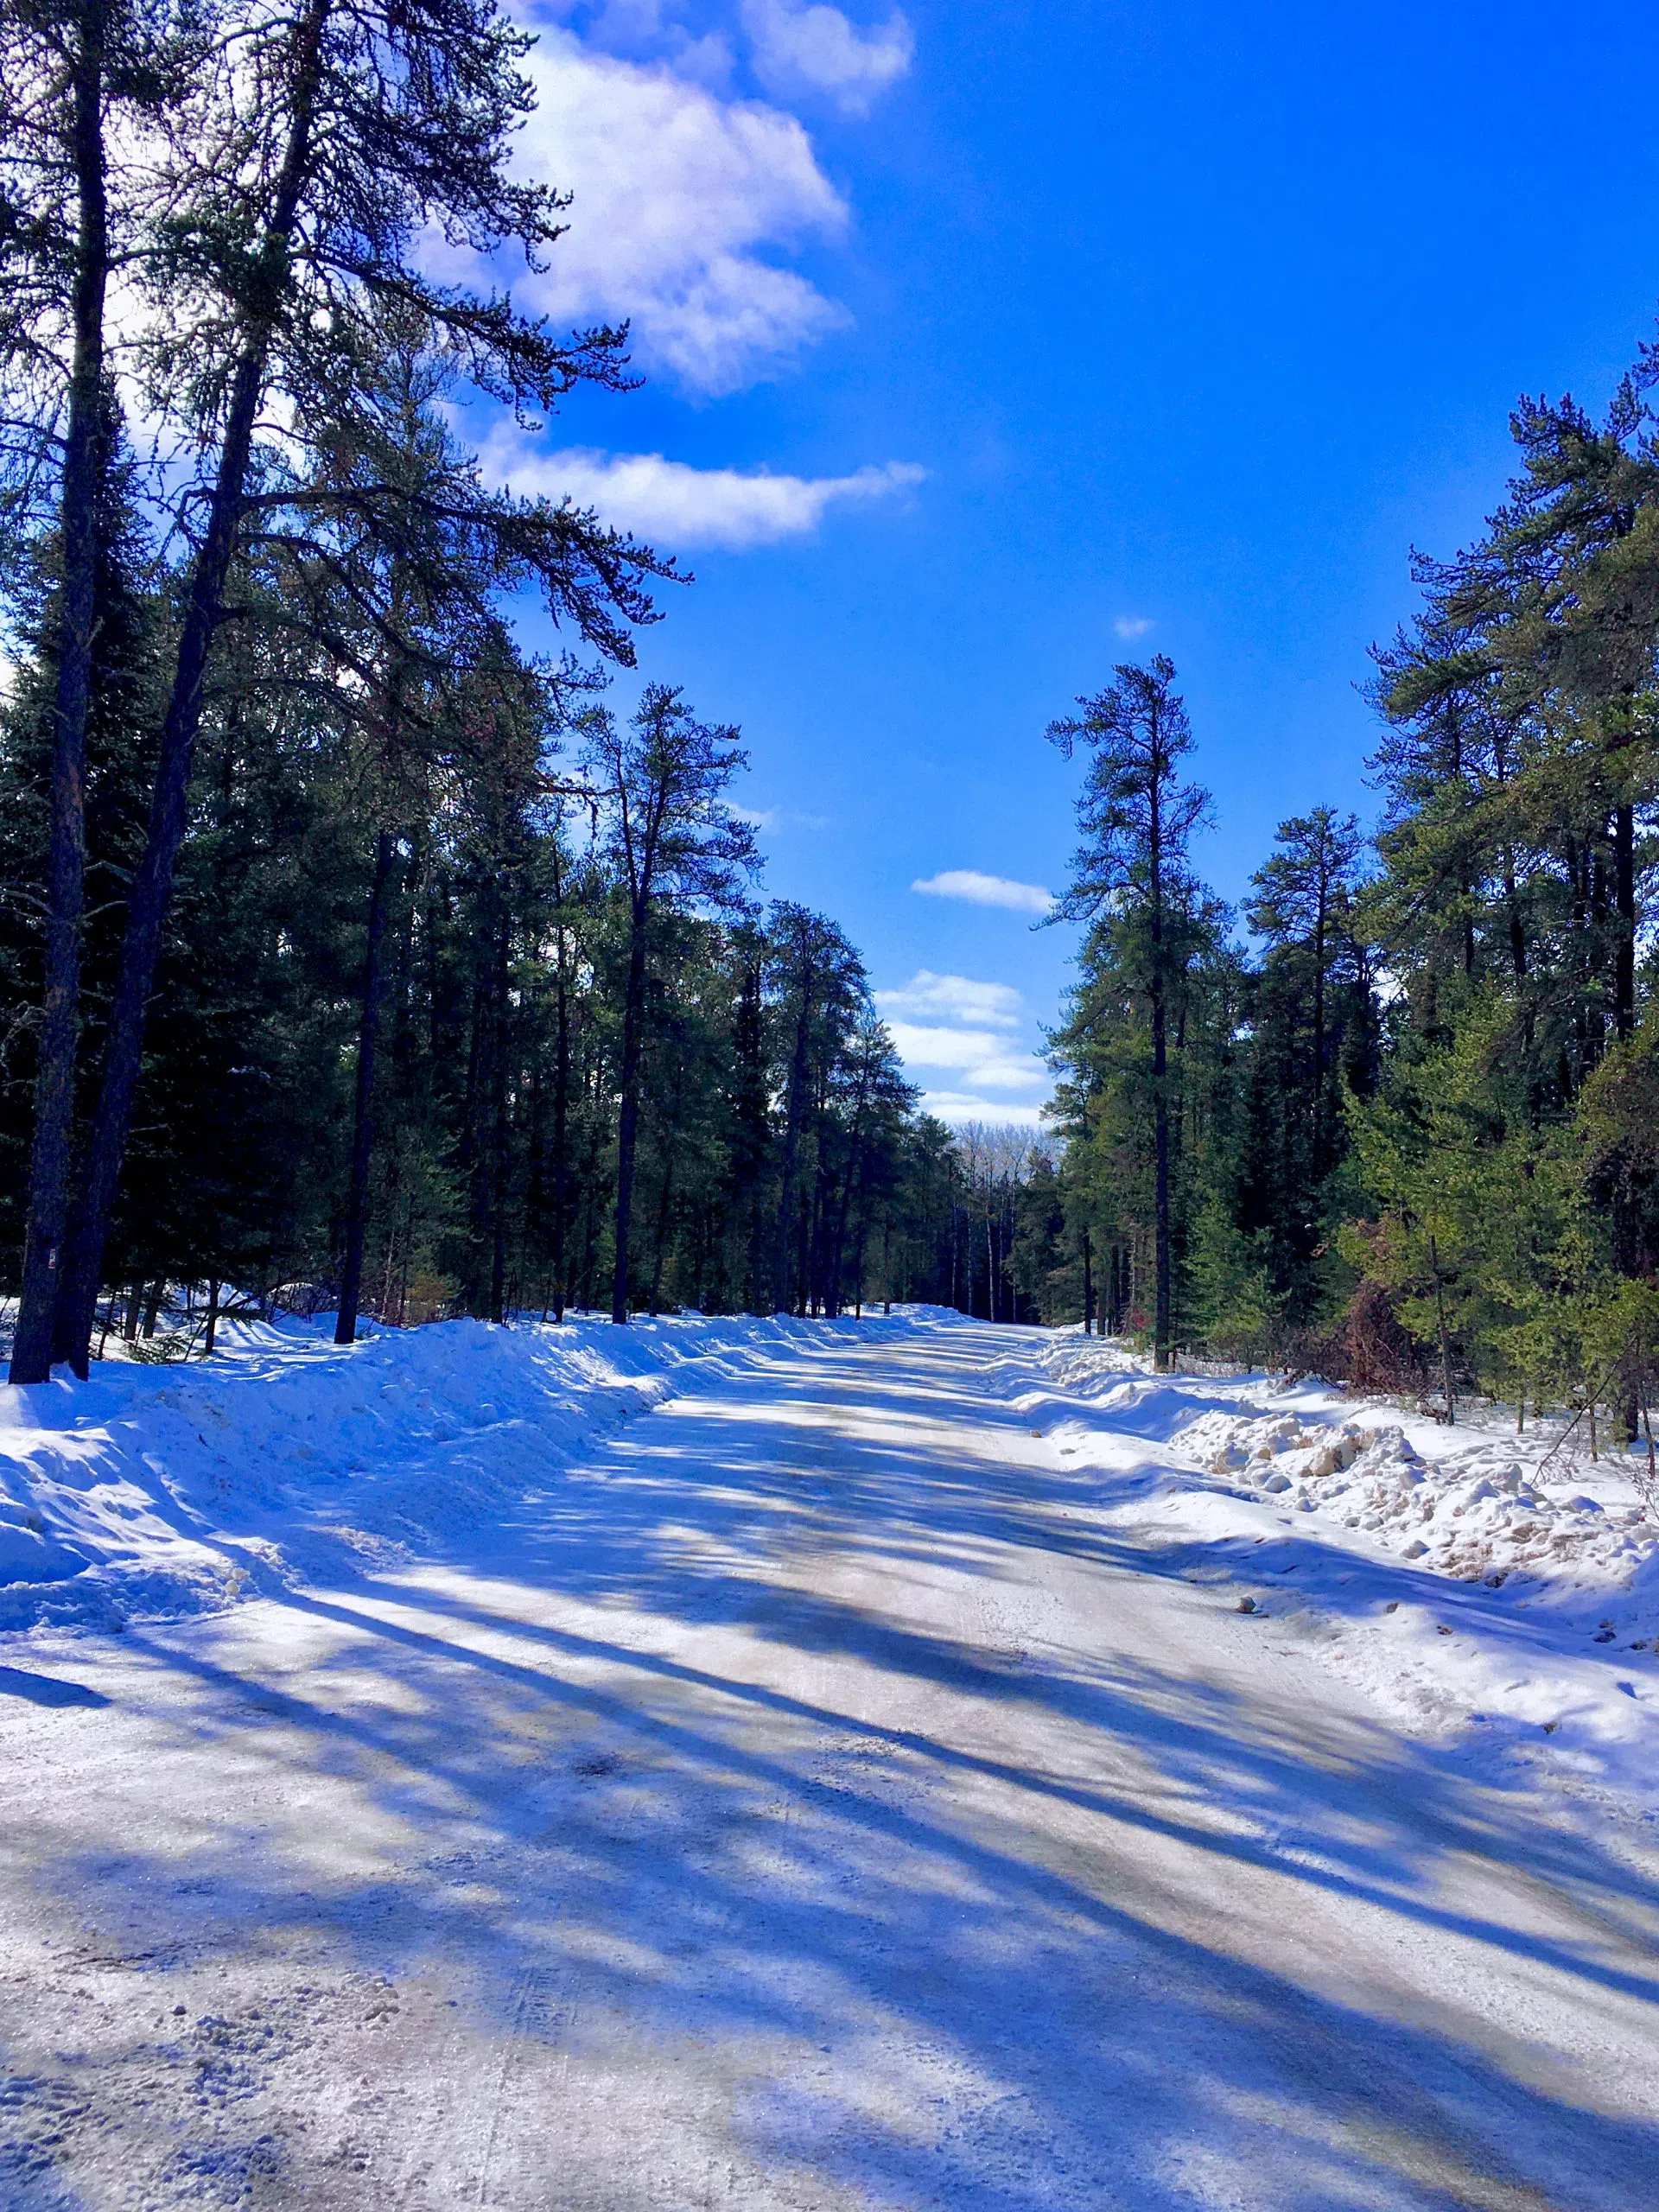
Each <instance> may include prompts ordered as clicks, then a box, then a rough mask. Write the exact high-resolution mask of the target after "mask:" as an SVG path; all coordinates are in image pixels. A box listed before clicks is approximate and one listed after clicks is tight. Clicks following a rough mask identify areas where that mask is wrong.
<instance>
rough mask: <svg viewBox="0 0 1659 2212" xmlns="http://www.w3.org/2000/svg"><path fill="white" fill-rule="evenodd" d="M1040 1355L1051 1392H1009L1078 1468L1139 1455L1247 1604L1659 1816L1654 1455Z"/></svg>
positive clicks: (1372, 1680)
mask: <svg viewBox="0 0 1659 2212" xmlns="http://www.w3.org/2000/svg"><path fill="white" fill-rule="evenodd" d="M1039 1358H1040V1363H1041V1365H1042V1367H1043V1369H1044V1370H1045V1371H1046V1375H1047V1376H1049V1377H1050V1378H1051V1381H1052V1389H1045V1390H1039V1391H1035V1392H1028V1393H1027V1395H1026V1396H1025V1397H1024V1398H1022V1399H1021V1401H1020V1402H1021V1404H1022V1405H1023V1406H1024V1407H1025V1408H1026V1409H1027V1410H1028V1411H1030V1412H1031V1413H1032V1414H1033V1416H1035V1415H1036V1414H1039V1412H1040V1413H1041V1414H1044V1415H1045V1416H1046V1433H1049V1435H1050V1436H1051V1439H1052V1440H1053V1441H1054V1442H1055V1443H1056V1445H1057V1446H1058V1449H1059V1450H1060V1451H1061V1452H1064V1453H1065V1455H1066V1456H1067V1457H1068V1458H1069V1459H1071V1461H1072V1463H1073V1464H1074V1465H1077V1466H1078V1467H1080V1468H1081V1467H1088V1466H1093V1467H1097V1468H1098V1469H1099V1470H1100V1471H1102V1473H1103V1474H1105V1473H1107V1472H1109V1471H1123V1470H1124V1469H1125V1468H1126V1466H1128V1465H1135V1466H1138V1467H1141V1468H1142V1469H1144V1470H1145V1471H1147V1475H1148V1478H1149V1479H1150V1481H1151V1483H1152V1485H1153V1487H1154V1489H1155V1491H1156V1498H1155V1503H1154V1504H1153V1505H1152V1506H1151V1509H1150V1510H1152V1511H1153V1512H1154V1515H1155V1517H1156V1520H1157V1521H1158V1522H1159V1523H1160V1525H1162V1526H1164V1527H1166V1529H1170V1530H1171V1531H1172V1532H1173V1531H1177V1530H1179V1531H1184V1532H1185V1533H1187V1534H1188V1535H1191V1536H1192V1538H1193V1539H1194V1540H1195V1541H1201V1542H1202V1543H1203V1545H1204V1546H1205V1571H1206V1572H1207V1573H1211V1574H1212V1575H1214V1576H1217V1577H1218V1578H1226V1579H1229V1580H1236V1581H1237V1582H1238V1583H1239V1586H1240V1590H1239V1602H1240V1604H1241V1605H1243V1606H1244V1607H1246V1608H1247V1609H1249V1610H1250V1611H1255V1612H1256V1613H1259V1614H1260V1615H1261V1616H1262V1618H1263V1619H1264V1620H1268V1619H1271V1620H1273V1621H1274V1622H1276V1623H1277V1624H1279V1625H1280V1627H1281V1629H1282V1630H1284V1631H1285V1632H1289V1633H1294V1634H1297V1635H1298V1636H1300V1637H1304V1638H1306V1639H1307V1640H1309V1641H1311V1642H1313V1643H1315V1644H1316V1645H1318V1646H1319V1648H1320V1649H1321V1650H1322V1651H1323V1652H1324V1654H1325V1657H1326V1659H1327V1661H1328V1662H1329V1663H1330V1664H1331V1665H1332V1667H1333V1668H1334V1669H1337V1670H1338V1672H1339V1673H1341V1674H1343V1675H1344V1676H1346V1677H1347V1678H1348V1679H1349V1680H1351V1681H1355V1682H1357V1683H1358V1684H1360V1685H1362V1686H1363V1687H1364V1688H1367V1689H1368V1690H1370V1692H1371V1693H1373V1694H1375V1695H1376V1697H1378V1698H1379V1699H1380V1700H1382V1702H1383V1705H1384V1706H1385V1707H1387V1708H1388V1709H1389V1710H1391V1711H1393V1712H1395V1713H1397V1714H1398V1715H1399V1716H1400V1717H1401V1718H1402V1719H1407V1720H1408V1721H1411V1722H1414V1723H1415V1724H1417V1725H1420V1726H1425V1727H1427V1728H1429V1729H1432V1730H1434V1731H1436V1732H1454V1733H1457V1732H1464V1733H1467V1734H1470V1735H1478V1734H1484V1735H1485V1736H1486V1737H1488V1738H1490V1739H1491V1741H1492V1743H1493V1744H1494V1745H1498V1746H1501V1747H1502V1749H1503V1752H1504V1753H1505V1754H1507V1755H1508V1756H1510V1757H1511V1758H1515V1757H1519V1758H1526V1759H1529V1760H1533V1761H1535V1762H1536V1763H1539V1764H1543V1765H1545V1766H1547V1767H1548V1769H1550V1770H1553V1771H1554V1772H1555V1773H1556V1774H1557V1775H1559V1776H1560V1777H1570V1778H1572V1779H1573V1780H1574V1782H1575V1783H1577V1784H1578V1785H1579V1786H1580V1789H1582V1788H1583V1787H1584V1786H1586V1785H1590V1786H1602V1785H1605V1786H1606V1787H1608V1788H1611V1789H1617V1790H1618V1791H1620V1792H1621V1793H1630V1794H1632V1795H1634V1796H1635V1797H1636V1799H1637V1802H1639V1803H1641V1804H1642V1805H1643V1806H1644V1807H1646V1808H1652V1809H1655V1810H1656V1814H1659V1522H1656V1519H1655V1517H1654V1516H1653V1515H1652V1514H1651V1513H1650V1512H1648V1511H1645V1510H1644V1506H1643V1489H1644V1488H1645V1485H1644V1484H1643V1482H1642V1478H1643V1476H1644V1475H1645V1473H1646V1471H1647V1457H1646V1453H1645V1451H1644V1452H1642V1453H1640V1454H1639V1455H1635V1454H1630V1455H1627V1454H1624V1453H1612V1454H1604V1455H1603V1456H1602V1457H1601V1458H1600V1459H1592V1458H1591V1457H1590V1453H1589V1448H1588V1437H1587V1433H1586V1431H1585V1430H1584V1429H1583V1427H1582V1426H1581V1427H1580V1429H1579V1430H1578V1431H1576V1432H1574V1433H1573V1435H1571V1436H1570V1437H1567V1439H1566V1440H1565V1443H1564V1442H1563V1425H1562V1424H1561V1423H1560V1422H1559V1421H1557V1422H1552V1423H1549V1424H1547V1425H1543V1426H1540V1425H1538V1424H1535V1425H1534V1427H1532V1429H1530V1430H1529V1431H1528V1432H1527V1433H1525V1434H1523V1435H1518V1436H1517V1435H1516V1434H1515V1433H1513V1422H1512V1420H1511V1421H1510V1423H1509V1424H1508V1425H1507V1432H1506V1427H1504V1426H1500V1420H1499V1417H1497V1416H1492V1417H1491V1418H1489V1419H1487V1420H1485V1421H1481V1420H1479V1419H1478V1418H1477V1420H1476V1421H1474V1422H1472V1423H1470V1422H1465V1424H1463V1425H1460V1426H1458V1427H1446V1426H1443V1425H1442V1424H1440V1422H1438V1421H1433V1420H1432V1419H1428V1418H1425V1417H1421V1416H1414V1415H1406V1414H1402V1412H1401V1410H1400V1408H1399V1407H1398V1406H1397V1405H1396V1404H1394V1403H1392V1402H1388V1401H1384V1400H1376V1399H1372V1400H1364V1399H1354V1398H1351V1397H1349V1396H1348V1395H1345V1394H1344V1393H1343V1392H1342V1391H1340V1390H1337V1389H1331V1388H1330V1387H1328V1386H1327V1385H1325V1384H1324V1383H1320V1382H1319V1381H1318V1380H1317V1379H1314V1380H1311V1381H1310V1380H1306V1379H1298V1380H1295V1381H1291V1382H1285V1381H1282V1380H1278V1379H1275V1378H1274V1377H1273V1376H1268V1375H1262V1374H1249V1375H1243V1376H1237V1377H1236V1378H1225V1379H1217V1378H1215V1377H1211V1376H1184V1375H1173V1376H1157V1375H1154V1374H1153V1373H1152V1372H1151V1371H1150V1370H1149V1364H1148V1363H1147V1361H1146V1360H1144V1359H1141V1358H1139V1357H1135V1356H1134V1355H1132V1354H1130V1353H1128V1352H1127V1351H1123V1350H1122V1349H1120V1348H1119V1347H1118V1346H1116V1345H1115V1344H1103V1343H1100V1342H1098V1341H1090V1339H1087V1338H1082V1337H1080V1336H1078V1335H1077V1334H1076V1333H1074V1332H1065V1333H1064V1334H1058V1335H1056V1336H1055V1337H1054V1338H1052V1339H1051V1341H1050V1343H1049V1344H1047V1345H1046V1347H1045V1348H1044V1350H1043V1351H1042V1352H1041V1354H1040V1355H1039ZM1131 1495H1132V1496H1133V1503H1130V1496H1129V1495H1126V1497H1125V1498H1124V1501H1123V1510H1126V1511H1133V1512H1134V1513H1135V1514H1136V1515H1144V1514H1145V1513H1146V1512H1147V1510H1148V1504H1147V1499H1146V1498H1145V1497H1144V1496H1143V1495H1142V1494H1141V1489H1140V1486H1136V1489H1135V1491H1134V1492H1133V1493H1132V1494H1131ZM1546 1737H1547V1738H1548V1739H1549V1741H1548V1745H1547V1746H1546V1745H1545V1742H1544V1739H1545V1738H1546Z"/></svg>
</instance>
